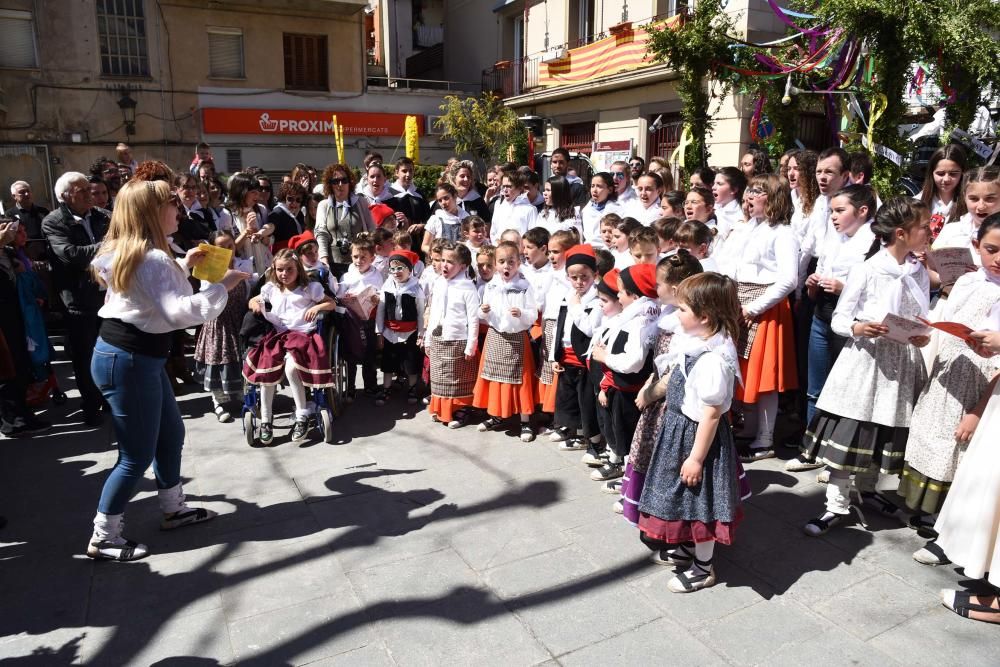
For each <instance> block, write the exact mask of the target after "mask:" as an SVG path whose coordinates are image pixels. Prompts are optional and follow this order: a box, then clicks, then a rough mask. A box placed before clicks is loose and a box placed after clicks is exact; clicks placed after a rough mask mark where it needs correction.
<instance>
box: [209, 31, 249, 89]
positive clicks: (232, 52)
mask: <svg viewBox="0 0 1000 667" xmlns="http://www.w3.org/2000/svg"><path fill="white" fill-rule="evenodd" d="M208 75H209V76H210V77H217V78H223V79H242V78H244V76H245V72H244V68H243V33H242V32H241V31H238V30H214V29H213V30H209V32H208Z"/></svg>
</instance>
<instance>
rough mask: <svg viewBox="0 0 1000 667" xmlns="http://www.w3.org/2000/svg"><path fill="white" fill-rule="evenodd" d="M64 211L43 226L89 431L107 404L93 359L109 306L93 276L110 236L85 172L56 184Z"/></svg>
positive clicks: (75, 173)
mask: <svg viewBox="0 0 1000 667" xmlns="http://www.w3.org/2000/svg"><path fill="white" fill-rule="evenodd" d="M55 195H56V201H58V202H59V208H58V209H57V210H55V211H53V212H52V213H50V214H49V215H48V216H47V217H46V218H45V220H44V221H43V222H42V231H43V232H44V234H45V237H46V239H47V240H48V242H49V258H50V260H51V262H52V277H53V282H54V283H55V287H56V289H57V290H58V291H59V297H60V298H61V299H62V302H63V305H64V306H66V328H67V342H68V343H69V348H70V358H71V359H72V362H73V374H74V375H75V376H76V386H77V389H79V390H80V396H81V397H82V399H83V417H84V421H85V422H86V423H87V425H89V426H98V425H100V423H101V414H100V410H101V405H102V404H103V403H104V399H103V398H102V397H101V392H100V391H98V389H97V387H96V386H95V385H94V381H93V380H92V379H91V377H90V357H91V353H92V352H93V350H94V345H95V343H96V342H97V331H98V325H99V322H98V318H97V311H98V310H99V309H100V307H101V304H102V303H103V302H104V299H103V296H102V294H101V290H100V288H99V287H98V285H97V283H96V282H94V279H93V277H92V275H91V273H90V262H91V260H92V259H94V255H96V254H97V249H98V247H99V246H100V244H101V240H102V239H104V234H105V233H106V232H107V231H108V223H109V220H108V217H107V216H106V215H105V214H104V213H102V212H101V211H100V209H97V208H94V207H93V201H92V197H91V194H90V183H88V181H87V177H86V176H85V175H83V174H81V173H80V172H77V171H71V172H68V173H65V174H63V175H62V176H60V177H59V180H57V181H56V187H55Z"/></svg>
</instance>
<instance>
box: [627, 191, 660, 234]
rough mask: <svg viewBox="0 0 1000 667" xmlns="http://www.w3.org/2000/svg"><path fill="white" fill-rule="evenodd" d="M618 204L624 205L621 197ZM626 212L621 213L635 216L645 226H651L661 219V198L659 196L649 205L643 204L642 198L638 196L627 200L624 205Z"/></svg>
mask: <svg viewBox="0 0 1000 667" xmlns="http://www.w3.org/2000/svg"><path fill="white" fill-rule="evenodd" d="M617 203H618V205H619V206H622V202H621V200H620V199H619V200H618V202H617ZM623 209H624V213H621V214H619V215H621V216H623V217H631V218H635V219H636V220H638V221H639V222H641V223H642V224H643V225H644V226H646V227H649V226H650V225H652V224H653V223H654V222H656V221H657V220H659V219H660V217H661V215H660V199H659V197H657V199H656V201H654V202H653V203H652V204H650V205H649V206H643V204H642V200H641V199H639V198H638V197H634V198H633V199H632V201H629V202H626V203H625V205H624V206H623Z"/></svg>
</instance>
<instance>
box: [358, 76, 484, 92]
mask: <svg viewBox="0 0 1000 667" xmlns="http://www.w3.org/2000/svg"><path fill="white" fill-rule="evenodd" d="M366 78H367V81H368V87H369V88H389V89H397V90H398V89H400V88H402V89H405V90H445V91H448V92H456V93H472V94H478V93H479V91H480V90H482V84H479V83H472V82H469V81H439V80H436V79H404V78H401V77H395V76H369V77H366Z"/></svg>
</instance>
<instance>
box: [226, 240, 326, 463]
mask: <svg viewBox="0 0 1000 667" xmlns="http://www.w3.org/2000/svg"><path fill="white" fill-rule="evenodd" d="M249 306H250V310H252V311H253V312H255V313H257V314H260V315H263V316H264V318H265V319H266V320H267V321H268V322H269V323H270V324H271V325H272V326H273V327H274V330H273V331H271V332H269V333H267V334H266V335H265V336H264V337H263V338H262V339H261V340H260V342H259V343H257V345H255V346H254V347H252V348H251V349H250V351H249V352H248V354H247V358H246V360H245V361H244V362H243V376H244V377H245V378H246V380H247V382H249V383H251V384H255V385H260V387H261V391H260V398H261V401H260V419H261V425H260V441H261V443H262V444H264V445H268V444H270V443H271V441H272V440H273V439H274V433H273V428H272V412H271V406H272V403H273V402H274V395H275V393H277V390H278V389H277V385H278V383H279V382H281V379H282V376H284V377H286V378H288V386H289V387H290V388H291V392H292V398H293V399H294V401H295V426H294V427H293V428H292V441H293V442H297V441H300V440H303V439H304V438H305V437H306V434H307V433H308V431H309V428H308V423H309V409H308V407H307V403H306V400H307V399H306V387H310V388H322V387H329V386H331V385H332V384H333V373H332V372H331V369H330V356H329V351H328V350H327V349H326V345H325V344H324V342H323V339H322V337H321V336H320V335H319V333H318V332H317V330H316V317H317V316H318V315H319V314H320V313H321V312H324V311H331V310H333V309H334V308H335V306H336V304H335V302H334V300H333V299H331V298H330V297H329V296H327V295H326V294H325V293H324V291H323V287H322V285H320V284H319V283H318V282H315V281H310V280H309V277H308V275H307V274H306V271H305V269H304V268H303V266H302V262H301V260H300V259H299V257H298V255H297V254H295V252H294V251H293V250H289V249H287V248H286V249H284V250H281V251H279V252H278V254H277V255H275V257H274V263H273V265H272V266H271V268H270V269H268V271H267V282H266V283H265V284H264V286H263V287H262V288H261V290H260V294H259V295H258V296H255V297H254V298H252V299H250V304H249Z"/></svg>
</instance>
